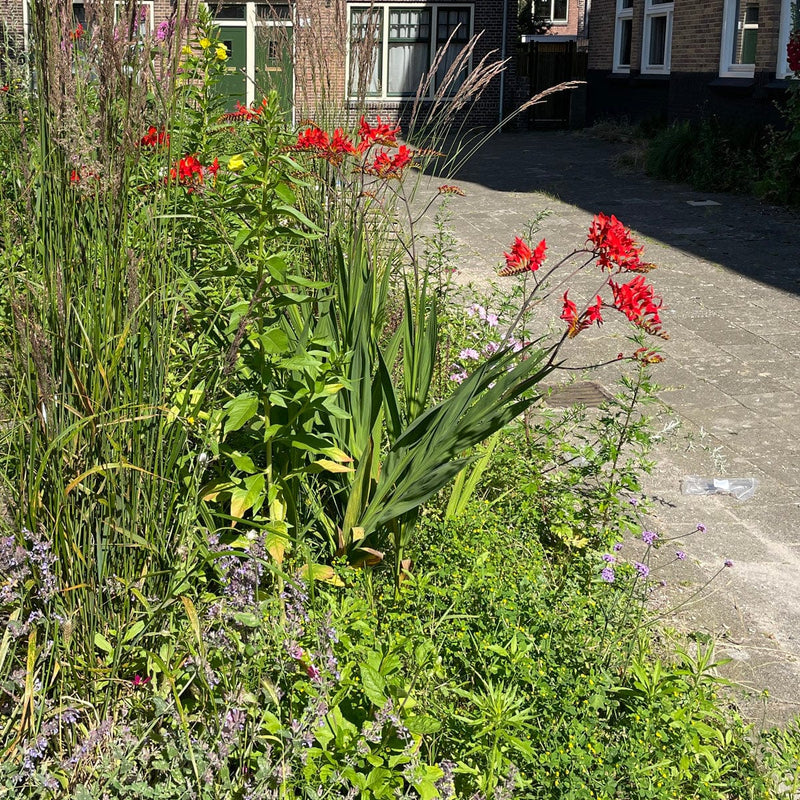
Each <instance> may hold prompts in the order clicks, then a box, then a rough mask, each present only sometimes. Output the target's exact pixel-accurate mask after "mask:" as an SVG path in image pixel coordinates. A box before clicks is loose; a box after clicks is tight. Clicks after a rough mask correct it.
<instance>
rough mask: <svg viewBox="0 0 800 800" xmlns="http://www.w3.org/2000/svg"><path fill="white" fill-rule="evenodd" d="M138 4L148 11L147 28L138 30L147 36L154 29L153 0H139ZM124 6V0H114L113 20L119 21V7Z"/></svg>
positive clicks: (122, 7)
mask: <svg viewBox="0 0 800 800" xmlns="http://www.w3.org/2000/svg"><path fill="white" fill-rule="evenodd" d="M73 5H75V4H74V3H73ZM83 5H84V6H85V5H86V3H85V2H84V3H83ZM139 5H140V6H141V7H142V8H147V10H148V12H149V13H148V17H149V23H148V27H147V30H145V31H141V30H140V31H139V33H141V34H143V35H145V36H147V34H150V33H153V32H154V31H155V25H154V20H155V15H154V12H153V0H139ZM124 8H125V2H124V0H115V2H114V22H119V12H120V9H124ZM140 24H141V23H140Z"/></svg>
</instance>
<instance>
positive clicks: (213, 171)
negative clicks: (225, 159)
mask: <svg viewBox="0 0 800 800" xmlns="http://www.w3.org/2000/svg"><path fill="white" fill-rule="evenodd" d="M206 172H207V173H208V174H209V175H213V176H214V177H215V178H216V177H217V173H218V172H219V159H218V158H216V157H215V158H214V160H213V161H212V162H211V163H210V164H209V165H208V166H207V167H206Z"/></svg>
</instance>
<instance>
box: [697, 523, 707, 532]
mask: <svg viewBox="0 0 800 800" xmlns="http://www.w3.org/2000/svg"><path fill="white" fill-rule="evenodd" d="M697 530H698V531H700V533H705V532H706V526H705V525H703V523H702V522H698V523H697Z"/></svg>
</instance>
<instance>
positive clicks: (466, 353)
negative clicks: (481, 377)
mask: <svg viewBox="0 0 800 800" xmlns="http://www.w3.org/2000/svg"><path fill="white" fill-rule="evenodd" d="M458 357H459V358H461V359H464V360H465V361H477V360H478V359H479V358H480V357H481V356H480V353H479V352H478V351H477V350H474V349H473V348H471V347H465V348H464V349H463V350H462V351H461V352H460V353H459V354H458Z"/></svg>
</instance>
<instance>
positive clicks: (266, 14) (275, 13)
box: [256, 3, 292, 20]
mask: <svg viewBox="0 0 800 800" xmlns="http://www.w3.org/2000/svg"><path fill="white" fill-rule="evenodd" d="M256 18H257V19H259V20H277V19H280V20H286V19H291V18H292V8H291V6H290V5H289V4H288V3H274V4H273V3H258V4H257V5H256Z"/></svg>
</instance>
